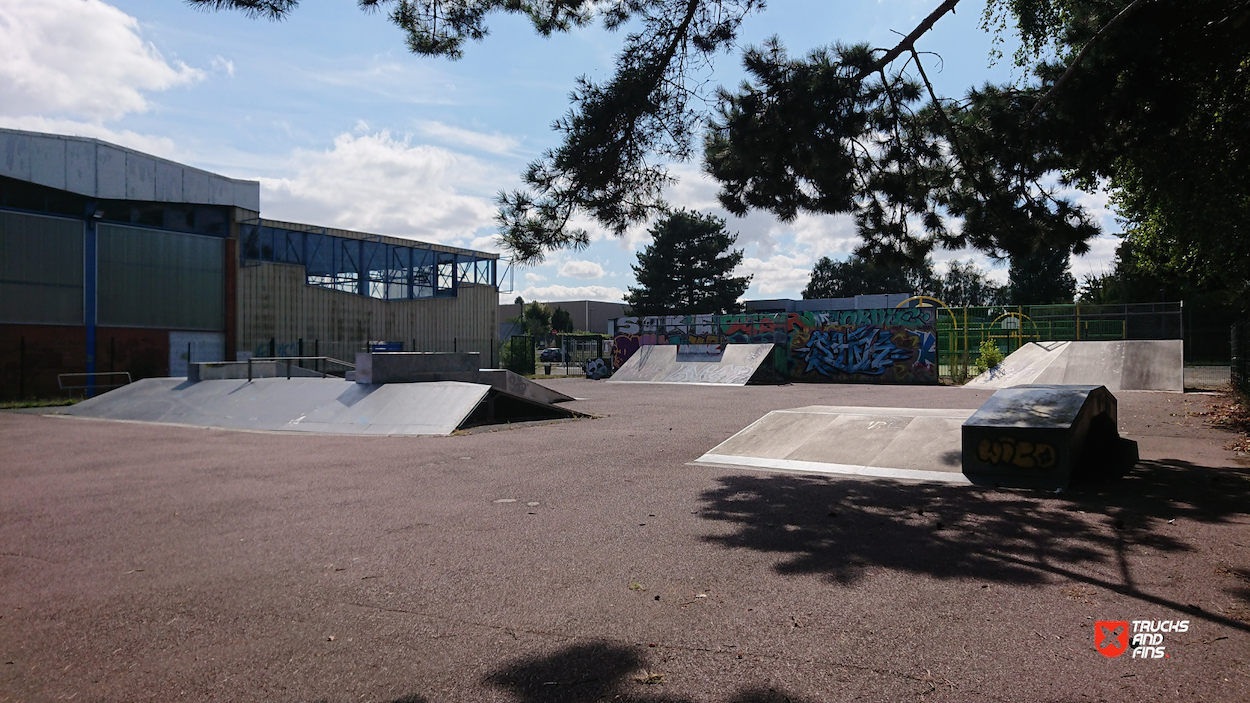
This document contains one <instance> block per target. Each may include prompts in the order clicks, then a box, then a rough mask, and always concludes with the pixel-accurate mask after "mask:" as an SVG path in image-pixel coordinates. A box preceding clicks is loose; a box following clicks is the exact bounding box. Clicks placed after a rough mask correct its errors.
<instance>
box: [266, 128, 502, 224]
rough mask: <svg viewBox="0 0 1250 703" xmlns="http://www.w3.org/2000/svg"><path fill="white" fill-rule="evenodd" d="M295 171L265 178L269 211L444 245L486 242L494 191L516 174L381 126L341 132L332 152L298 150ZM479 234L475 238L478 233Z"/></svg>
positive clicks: (272, 215) (282, 216) (293, 164)
mask: <svg viewBox="0 0 1250 703" xmlns="http://www.w3.org/2000/svg"><path fill="white" fill-rule="evenodd" d="M290 170H291V171H293V172H294V175H293V176H290V177H287V178H260V179H258V180H260V183H261V201H262V202H261V206H262V207H263V208H264V212H265V215H266V217H270V218H273V219H277V220H290V221H295V222H311V223H316V224H325V225H330V226H335V227H341V228H344V229H354V230H362V231H366V232H374V233H377V234H389V235H393V236H398V237H410V238H415V239H422V240H426V241H433V242H440V243H452V242H458V243H467V242H468V241H470V240H472V241H481V237H482V236H483V235H482V234H481V233H479V232H478V230H479V229H481V228H484V227H493V225H494V218H495V205H494V202H493V201H492V199H491V197H490V196H489V195H487V194H488V193H493V192H494V191H496V190H498V189H500V188H503V187H507V186H509V185H510V182H509V181H510V180H511V179H515V175H514V174H512V173H510V172H506V171H504V170H502V169H501V168H498V167H495V166H492V165H490V164H487V163H484V162H482V161H479V160H478V159H475V158H473V157H471V156H466V155H464V154H458V153H456V152H453V151H449V150H447V149H443V148H441V147H435V146H429V145H425V144H416V145H413V144H410V143H409V141H408V140H407V139H404V140H397V139H394V138H392V137H391V135H390V134H389V133H388V132H386V131H382V132H379V133H377V134H371V135H352V134H340V135H339V136H338V137H336V138H335V140H334V148H333V149H331V150H328V151H306V150H297V151H296V152H295V153H294V154H293V156H292V158H291V163H290ZM475 236H476V237H477V239H474V237H475Z"/></svg>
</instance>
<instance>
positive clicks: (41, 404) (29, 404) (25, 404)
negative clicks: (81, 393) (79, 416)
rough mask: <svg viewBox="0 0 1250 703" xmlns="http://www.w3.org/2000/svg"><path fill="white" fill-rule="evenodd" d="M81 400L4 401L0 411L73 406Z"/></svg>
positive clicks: (0, 403) (38, 399) (0, 404)
mask: <svg viewBox="0 0 1250 703" xmlns="http://www.w3.org/2000/svg"><path fill="white" fill-rule="evenodd" d="M81 400H82V398H34V399H31V400H5V401H0V410H14V409H17V408H55V407H59V406H62V405H73V404H74V403H77V402H79V401H81Z"/></svg>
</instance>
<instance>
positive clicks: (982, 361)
mask: <svg viewBox="0 0 1250 703" xmlns="http://www.w3.org/2000/svg"><path fill="white" fill-rule="evenodd" d="M1004 358H1005V357H1004V356H1003V352H1002V350H1000V349H999V348H998V344H996V343H995V342H994V340H992V339H987V340H985V341H983V342H981V354H980V356H978V357H977V360H976V362H975V363H973V365H972V370H973V371H974V372H975V374H976V375H978V376H979V375H981V374H983V373H985V372H986V371H989V370H990V369H992V368H994V367H995V366H998V365H999V364H1001V363H1003V359H1004Z"/></svg>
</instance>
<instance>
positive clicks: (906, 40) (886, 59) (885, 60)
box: [855, 0, 959, 81]
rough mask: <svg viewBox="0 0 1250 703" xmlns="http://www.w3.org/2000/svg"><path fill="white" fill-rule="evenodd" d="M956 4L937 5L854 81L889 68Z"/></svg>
mask: <svg viewBox="0 0 1250 703" xmlns="http://www.w3.org/2000/svg"><path fill="white" fill-rule="evenodd" d="M958 4H959V0H945V2H943V3H942V4H941V5H939V6H938V8H937V9H936V10H934V11H933V12H930V13H929V16H928V17H926V18H924V21H922V22H921V23H920V24H918V25H916V28H915V29H913V30H911V34H908V35H907V36H906V37H903V41H901V42H899V43H898V44H896V45H895V46H894V48H893V49H890V50H889V51H887V52H885V55H884V56H882V57H881V58H879V59H877V62H876V63H874V64H873V65H871V66H868V67H867V68H865V69H863V70H862V71H860V72H859V74H858V75H856V76H855V80H857V81H862V80H864V79H865V78H867V77H868V76H871V75H872V74H874V73H876V72H878V71H880V70H882V69H884V68H885V67H886V66H889V65H890V63H891V62H893V61H894V59H897V58H898V57H899V56H902V55H903V52H905V51H909V50H911V49H912V47H914V46H915V45H916V40H917V39H919V38H920V37H921V36H922V35H923V34H924V33H925V32H927V31H929V30H930V29H932V28H933V25H934V24H936V23H937V21H938V20H940V19H942V16H943V15H945V14H946V13H948V12H954V10H955V6H956V5H958Z"/></svg>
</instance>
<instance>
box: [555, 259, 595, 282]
mask: <svg viewBox="0 0 1250 703" xmlns="http://www.w3.org/2000/svg"><path fill="white" fill-rule="evenodd" d="M560 275H561V276H569V277H571V278H585V279H590V278H603V267H602V266H600V265H599V264H597V263H595V262H593V261H579V260H577V259H572V260H569V261H566V262H564V265H563V266H561V267H560Z"/></svg>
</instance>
